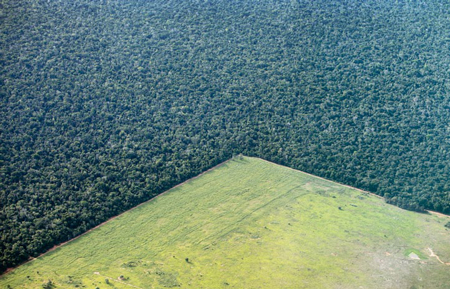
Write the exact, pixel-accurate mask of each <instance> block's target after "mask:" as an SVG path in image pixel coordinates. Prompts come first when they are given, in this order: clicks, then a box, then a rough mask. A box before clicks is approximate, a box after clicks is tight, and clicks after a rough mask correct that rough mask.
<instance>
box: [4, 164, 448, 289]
mask: <svg viewBox="0 0 450 289" xmlns="http://www.w3.org/2000/svg"><path fill="white" fill-rule="evenodd" d="M448 220H449V219H448V218H446V217H438V216H434V215H428V214H417V213H413V212H408V211H404V210H401V209H399V208H397V207H394V206H390V205H387V204H385V203H384V202H383V200H381V199H380V198H377V197H375V196H372V195H369V194H367V193H364V192H361V191H358V190H356V189H351V188H348V187H345V186H342V185H340V184H336V183H333V182H330V181H326V180H323V179H320V178H317V177H314V176H310V175H307V174H305V173H302V172H299V171H295V170H292V169H289V168H286V167H282V166H279V165H275V164H272V163H269V162H266V161H264V160H261V159H256V158H248V157H245V158H243V159H235V160H232V161H229V162H227V163H225V164H224V165H222V166H220V167H219V168H216V169H214V170H212V171H210V172H208V173H206V174H204V175H202V176H200V177H199V178H196V179H193V180H191V181H189V182H187V183H186V184H184V185H182V186H179V187H177V188H174V189H172V190H170V191H169V192H168V193H166V194H164V195H162V196H160V197H158V198H155V199H154V200H152V201H150V202H148V203H146V204H144V205H142V206H140V207H137V208H135V209H133V210H131V211H129V212H127V213H125V214H123V215H121V216H120V217H118V218H116V219H114V220H112V221H110V222H108V223H107V224H105V225H103V226H101V227H99V228H98V229H95V230H93V231H92V232H90V233H88V234H86V235H84V236H82V237H80V238H78V239H76V240H74V241H72V242H70V243H69V244H67V245H64V246H62V247H60V248H59V249H56V250H54V251H52V252H50V253H48V254H46V255H44V256H42V257H40V258H38V259H36V260H34V261H32V262H29V263H27V264H24V265H23V266H21V267H19V268H17V269H15V270H14V271H12V272H10V273H8V274H5V275H4V276H2V277H1V279H0V288H8V286H10V287H11V288H43V284H45V283H46V282H48V280H51V282H52V284H53V286H54V287H49V288H76V287H78V288H171V287H179V288H408V289H409V288H450V266H449V265H446V264H445V263H446V262H450V231H449V230H448V229H446V228H445V227H444V224H445V223H446V222H448ZM411 253H414V254H412V255H410V254H411ZM433 254H435V255H437V256H438V257H439V259H440V260H441V261H442V262H443V263H441V262H440V261H439V260H438V258H436V257H434V256H433ZM413 255H417V256H418V257H419V258H420V259H413V258H411V256H413ZM119 276H123V277H122V278H119Z"/></svg>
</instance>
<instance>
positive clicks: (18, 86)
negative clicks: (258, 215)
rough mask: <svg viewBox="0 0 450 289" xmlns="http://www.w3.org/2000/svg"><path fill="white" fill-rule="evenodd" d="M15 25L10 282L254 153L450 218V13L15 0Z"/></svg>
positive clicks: (6, 180) (398, 4)
mask: <svg viewBox="0 0 450 289" xmlns="http://www.w3.org/2000/svg"><path fill="white" fill-rule="evenodd" d="M0 21H1V22H0V25H1V26H0V33H1V38H0V45H1V46H0V47H1V52H0V63H1V66H0V69H1V74H0V77H1V78H0V101H1V106H0V110H1V117H0V122H1V125H0V129H1V139H0V142H1V145H0V150H1V151H0V166H1V172H0V176H1V177H0V178H1V184H0V193H1V195H0V204H1V214H0V234H1V240H0V252H1V256H0V257H1V263H0V271H3V270H5V269H6V268H7V267H10V266H14V265H17V264H19V263H20V262H22V261H24V260H26V259H27V258H29V257H30V256H36V255H38V254H39V253H42V252H43V251H45V250H47V249H49V248H51V247H52V246H54V245H55V244H58V243H59V242H63V241H66V240H68V239H70V238H73V237H74V236H77V235H79V234H80V233H82V232H85V231H86V230H87V229H89V228H92V227H93V226H95V225H97V224H99V223H101V222H103V221H105V220H107V219H108V218H110V217H112V216H114V215H117V214H119V213H120V212H123V211H124V210H126V209H129V208H131V207H133V206H135V205H137V204H139V203H141V202H143V201H145V200H148V199H150V198H152V197H153V196H155V195H157V194H159V193H161V192H163V191H164V190H166V189H168V188H170V187H171V186H174V185H176V184H178V183H180V182H181V181H183V180H186V179H188V178H190V177H192V176H195V175H197V174H198V173H200V172H202V171H204V170H206V169H208V168H210V167H211V166H213V165H215V164H218V163H220V162H222V161H224V160H226V159H228V158H230V157H232V156H233V154H238V153H243V154H246V155H250V156H258V157H261V158H264V159H267V160H271V161H274V162H276V163H279V164H283V165H287V166H290V167H293V168H296V169H300V170H303V171H306V172H309V173H313V174H315V175H318V176H322V177H325V178H329V179H331V180H335V181H338V182H341V183H345V184H348V185H352V186H356V187H358V188H361V189H364V190H368V191H371V192H374V193H376V194H379V195H381V196H384V197H385V198H386V200H387V201H388V202H390V203H393V204H396V205H398V206H400V207H403V208H407V209H412V210H417V211H422V210H424V209H430V210H435V211H440V212H443V213H450V175H449V172H450V137H449V135H450V125H449V120H450V94H449V91H450V70H449V67H450V57H449V48H450V37H449V35H450V2H448V1H444V0H426V1H419V0H417V1H406V0H342V1H331V0H307V1H306V0H292V1H284V0H261V1H257V0H209V1H208V0H204V1H203V0H202V1H192V0H164V1H162V0H146V1H144V0H128V1H122V0H98V1H92V0H71V1H57V0H49V1H47V0H45V1H43V0H42V1H41V0H6V1H2V3H1V4H0ZM192 201H193V202H195V200H192Z"/></svg>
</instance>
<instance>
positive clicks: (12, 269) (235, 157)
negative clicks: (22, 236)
mask: <svg viewBox="0 0 450 289" xmlns="http://www.w3.org/2000/svg"><path fill="white" fill-rule="evenodd" d="M239 157H247V158H252V159H259V160H262V161H264V162H267V163H270V164H274V165H277V166H281V167H284V168H287V169H289V170H293V171H296V172H301V173H303V174H306V175H308V176H311V177H314V178H318V179H321V180H324V181H327V182H332V183H335V184H339V185H341V186H344V187H347V188H350V189H353V190H357V191H359V192H361V193H364V194H369V195H372V196H375V197H377V198H379V199H383V200H384V197H382V196H379V195H377V194H374V193H371V192H368V191H364V190H362V189H358V188H355V187H352V186H349V185H346V184H342V183H339V182H336V181H332V180H329V179H326V178H322V177H319V176H316V175H313V174H310V173H307V172H304V171H301V170H297V169H294V168H291V167H288V166H285V165H281V164H277V163H275V162H272V161H268V160H265V159H262V158H259V157H250V156H244V155H242V154H239V155H237V156H233V157H232V158H230V159H228V160H226V161H224V162H221V163H219V164H217V165H215V166H213V167H211V168H209V169H207V170H206V171H204V172H202V173H200V174H198V175H196V176H195V177H192V178H190V179H187V180H185V181H184V182H181V183H179V184H178V185H176V186H174V187H172V188H170V189H168V190H166V191H164V192H162V193H160V194H158V195H156V196H154V197H152V198H151V199H149V200H147V201H145V202H143V203H140V204H139V205H136V206H134V207H132V208H130V209H128V210H126V211H124V212H122V213H120V214H119V215H117V216H114V217H111V218H109V219H108V220H106V221H104V222H102V223H100V224H98V225H97V226H95V227H93V228H91V229H89V230H87V231H86V232H84V233H82V234H80V235H78V236H76V237H74V238H72V239H70V240H68V241H66V242H63V243H60V244H58V245H55V246H53V247H52V248H51V249H49V250H47V251H46V252H44V253H42V254H40V255H39V256H37V257H35V258H30V259H29V260H27V261H25V262H23V263H21V264H19V265H17V266H15V267H12V268H8V269H6V271H5V272H3V273H2V274H0V277H1V276H4V275H6V274H8V273H10V272H12V271H14V269H16V268H18V267H20V266H22V265H24V264H26V263H29V262H32V261H33V260H35V259H37V258H40V257H43V256H45V255H46V254H48V253H50V252H52V251H54V250H56V249H58V248H60V247H61V246H64V245H66V244H68V243H70V242H72V241H75V240H76V239H78V238H80V237H82V236H84V235H86V234H88V233H90V232H91V231H93V230H95V229H97V228H99V227H101V226H103V225H105V224H106V223H109V222H110V221H112V220H114V219H116V218H118V217H120V216H122V215H123V214H125V213H127V212H129V211H132V210H134V209H136V208H138V207H140V206H143V205H145V204H147V203H149V202H152V201H154V200H155V199H156V198H158V197H161V196H163V195H165V194H167V193H169V192H171V191H172V190H173V189H176V188H178V187H180V186H182V185H184V184H186V183H189V182H190V181H192V180H195V179H197V178H199V177H201V176H203V175H204V174H207V173H209V172H211V171H213V170H215V169H217V168H219V167H221V166H223V165H225V164H226V163H228V162H230V161H232V160H236V159H238V158H239ZM395 207H397V208H400V207H398V206H395ZM400 209H401V208H400ZM402 210H404V209H402ZM405 211H406V210H405ZM426 212H427V213H430V214H432V215H436V216H438V217H446V218H450V216H449V215H445V214H442V213H438V212H434V211H428V210H426Z"/></svg>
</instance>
